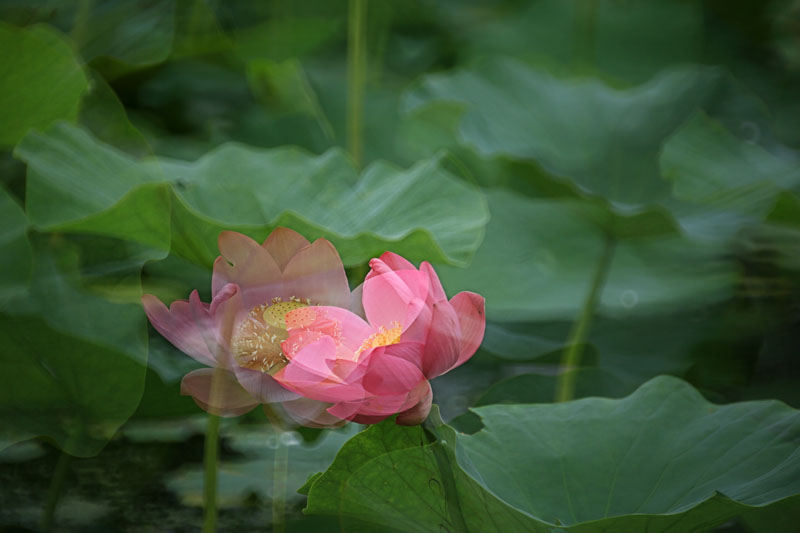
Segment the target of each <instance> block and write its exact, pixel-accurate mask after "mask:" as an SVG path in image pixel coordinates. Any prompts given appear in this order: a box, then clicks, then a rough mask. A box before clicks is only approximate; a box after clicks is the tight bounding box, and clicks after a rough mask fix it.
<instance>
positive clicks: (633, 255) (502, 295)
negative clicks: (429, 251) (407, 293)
mask: <svg viewBox="0 0 800 533" xmlns="http://www.w3.org/2000/svg"><path fill="white" fill-rule="evenodd" d="M487 197H488V200H489V208H490V212H491V215H492V218H491V221H490V222H489V224H488V226H487V230H486V238H485V239H484V242H483V244H482V245H481V247H480V248H479V249H478V252H477V253H476V255H475V258H474V260H473V262H472V264H471V265H470V266H469V267H468V268H454V267H449V266H446V265H442V266H441V267H437V270H438V272H439V274H440V276H441V278H442V280H443V282H444V284H445V287H446V288H447V289H448V290H449V291H458V290H473V291H476V292H478V293H480V294H482V295H483V296H485V297H486V312H487V318H489V319H490V320H494V321H500V322H513V321H517V322H524V321H537V320H554V319H570V320H571V319H574V318H575V317H576V316H577V313H578V310H579V309H581V308H582V306H583V305H584V302H585V299H586V295H587V293H588V291H589V287H590V285H591V282H592V279H593V277H594V274H595V272H596V270H597V268H598V265H599V263H600V261H601V258H602V256H603V254H604V253H606V252H605V251H604V250H605V244H604V243H605V242H606V236H605V233H604V232H605V231H606V230H605V229H604V228H603V227H602V226H601V222H602V221H603V219H604V217H607V215H608V213H607V212H605V211H604V210H603V209H602V208H600V207H598V206H594V205H591V204H587V203H586V202H576V201H570V200H530V199H526V198H523V197H520V196H519V195H514V194H511V193H509V192H507V191H502V190H494V191H490V192H488V193H487ZM609 231H613V229H611V230H609ZM612 240H613V242H614V244H613V246H612V248H611V250H610V252H608V253H611V254H612V257H611V264H610V270H609V273H608V277H607V280H606V283H605V285H604V289H603V291H602V295H601V298H600V301H599V312H600V313H601V314H606V315H624V314H630V313H632V312H637V313H653V312H668V311H670V310H675V309H686V308H688V307H691V306H695V305H700V304H708V303H711V302H714V301H717V300H720V299H723V298H725V297H727V296H729V295H730V293H731V290H732V284H733V281H734V273H735V272H734V270H733V267H732V266H731V265H730V264H729V263H728V262H727V261H726V260H724V259H723V257H722V252H723V250H722V249H720V248H718V247H714V246H710V245H707V244H702V245H701V244H699V243H695V242H693V241H691V240H689V239H687V238H686V237H683V236H681V235H680V234H677V233H671V234H670V233H667V234H662V235H656V236H653V237H647V236H633V237H625V236H624V235H623V236H619V237H613V236H612Z"/></svg>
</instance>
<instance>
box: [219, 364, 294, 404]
mask: <svg viewBox="0 0 800 533" xmlns="http://www.w3.org/2000/svg"><path fill="white" fill-rule="evenodd" d="M233 372H234V374H235V375H236V379H237V380H238V382H239V384H240V385H241V386H242V388H243V389H245V390H246V391H247V392H248V393H249V394H250V395H251V396H252V397H253V398H255V399H257V400H258V401H259V403H277V402H286V401H291V400H295V399H297V398H298V396H299V395H298V394H296V393H294V392H292V391H290V390H287V389H286V388H285V387H283V386H282V385H281V384H280V383H278V382H277V381H276V380H275V378H273V377H272V376H270V375H269V374H267V373H265V372H259V371H258V370H251V369H249V368H244V367H242V366H239V365H235V366H234V367H233Z"/></svg>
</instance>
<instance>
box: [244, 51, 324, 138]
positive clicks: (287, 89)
mask: <svg viewBox="0 0 800 533" xmlns="http://www.w3.org/2000/svg"><path fill="white" fill-rule="evenodd" d="M247 80H248V82H249V83H250V89H251V90H252V91H253V93H254V94H255V95H256V96H257V97H258V99H259V100H260V101H261V102H262V103H263V104H264V105H265V106H268V107H271V108H278V110H280V111H282V112H289V113H302V114H305V115H308V116H309V117H311V118H313V119H314V120H316V121H317V123H318V124H319V127H320V129H321V130H322V131H323V133H324V134H325V136H326V137H327V138H328V139H329V140H332V139H333V137H334V133H333V127H332V126H331V124H330V122H328V118H327V117H326V116H325V113H324V112H323V111H322V108H321V107H320V105H319V101H318V100H317V95H316V93H314V89H312V88H311V85H310V84H309V82H308V78H307V77H306V74H305V72H304V71H303V67H302V66H301V65H300V62H298V61H297V60H286V61H283V62H276V61H268V60H260V61H252V62H250V63H249V64H248V65H247Z"/></svg>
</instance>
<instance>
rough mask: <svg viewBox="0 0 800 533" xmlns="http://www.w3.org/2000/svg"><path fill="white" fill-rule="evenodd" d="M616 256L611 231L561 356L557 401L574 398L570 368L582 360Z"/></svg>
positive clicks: (572, 373)
mask: <svg viewBox="0 0 800 533" xmlns="http://www.w3.org/2000/svg"><path fill="white" fill-rule="evenodd" d="M613 257H614V238H613V237H612V236H611V234H610V232H609V233H608V234H606V240H605V245H604V246H603V251H602V254H601V256H600V261H599V262H598V264H597V270H596V271H595V273H594V279H593V280H592V286H591V288H590V289H589V294H588V295H587V296H586V301H585V302H584V304H583V308H582V309H581V314H580V315H579V317H578V321H577V322H575V325H574V326H573V327H572V331H570V334H569V338H568V339H567V348H566V349H565V350H564V355H563V356H562V357H561V372H560V373H559V375H558V381H557V383H556V396H555V400H556V401H557V402H566V401H569V400H571V399H572V398H573V396H574V395H575V372H571V371H570V370H571V369H573V368H576V367H577V366H578V365H579V364H580V362H581V355H583V346H584V343H585V341H586V337H587V336H588V334H589V327H590V326H591V323H592V316H593V315H594V309H595V307H596V306H597V300H598V299H599V298H600V295H601V294H602V292H603V290H602V289H603V286H604V285H605V282H606V277H607V276H608V270H609V267H610V266H611V259H612V258H613Z"/></svg>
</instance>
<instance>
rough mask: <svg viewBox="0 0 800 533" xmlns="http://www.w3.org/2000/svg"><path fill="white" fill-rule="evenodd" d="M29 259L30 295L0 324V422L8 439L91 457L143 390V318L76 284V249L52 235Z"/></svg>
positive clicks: (124, 305) (132, 306) (137, 308)
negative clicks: (51, 444)
mask: <svg viewBox="0 0 800 533" xmlns="http://www.w3.org/2000/svg"><path fill="white" fill-rule="evenodd" d="M47 248H49V249H45V248H43V247H39V250H38V251H37V253H36V256H35V263H34V265H35V268H34V275H33V282H32V284H31V289H30V292H29V294H27V295H25V296H24V297H22V298H19V299H17V300H16V301H15V302H13V305H9V306H8V309H7V311H6V312H5V313H4V314H3V316H2V320H0V329H2V337H3V339H4V342H3V344H2V348H0V365H2V367H3V368H4V369H5V371H4V372H3V373H2V375H0V391H1V392H0V420H2V427H3V430H2V432H3V433H4V434H7V433H10V434H11V435H12V436H13V439H14V440H18V439H22V438H25V437H32V436H38V435H43V436H47V437H49V438H51V439H53V440H54V441H55V442H56V443H57V444H58V445H59V446H60V447H61V448H62V449H64V450H65V451H67V452H68V453H70V454H73V455H80V456H89V455H93V454H95V453H97V452H98V451H100V449H101V448H102V447H103V446H104V445H105V443H106V442H107V440H108V439H110V438H111V436H112V435H113V434H114V432H115V431H116V430H117V428H118V427H119V426H120V425H121V424H122V423H123V422H125V420H126V419H127V418H128V417H129V416H130V415H131V414H133V412H134V411H135V409H136V407H137V405H138V403H139V399H140V397H141V394H142V390H143V387H144V376H145V368H146V364H147V363H146V361H147V335H146V324H145V322H146V319H145V317H144V313H142V310H141V307H140V305H138V304H129V303H115V302H112V301H109V300H106V299H104V298H101V297H98V296H96V295H93V294H91V293H89V292H87V291H86V290H85V289H83V288H81V287H80V286H79V283H80V280H79V278H78V276H77V265H76V263H77V260H78V257H77V256H76V255H75V250H74V249H73V248H72V247H70V246H65V244H64V243H63V242H60V239H57V238H54V239H52V240H50V241H49V242H48V243H47Z"/></svg>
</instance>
